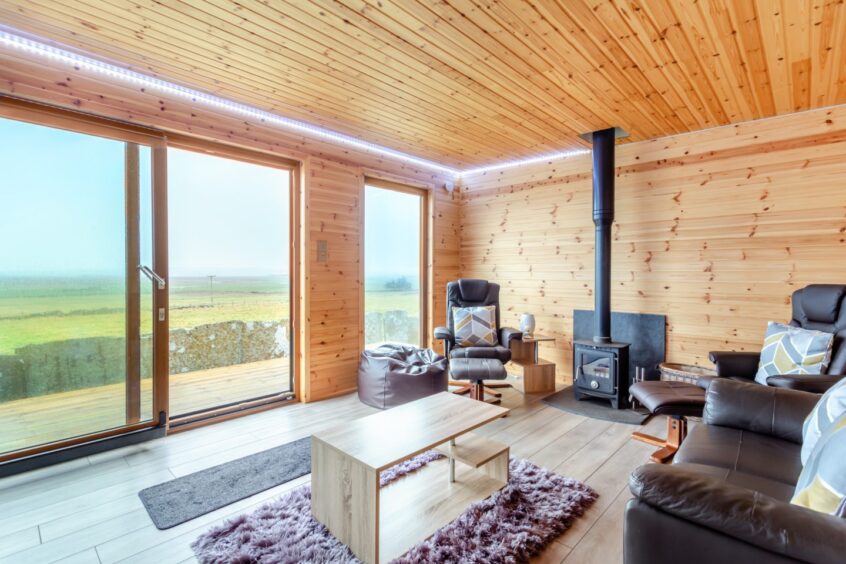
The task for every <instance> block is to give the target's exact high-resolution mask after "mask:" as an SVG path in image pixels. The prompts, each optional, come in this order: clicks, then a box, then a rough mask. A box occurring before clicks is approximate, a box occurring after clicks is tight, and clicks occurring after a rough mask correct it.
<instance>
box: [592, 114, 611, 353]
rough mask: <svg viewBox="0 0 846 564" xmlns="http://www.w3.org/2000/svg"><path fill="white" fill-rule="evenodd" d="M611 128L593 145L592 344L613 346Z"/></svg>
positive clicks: (595, 138) (596, 137) (597, 136)
mask: <svg viewBox="0 0 846 564" xmlns="http://www.w3.org/2000/svg"><path fill="white" fill-rule="evenodd" d="M616 137H617V135H616V130H615V129H614V128H613V127H612V128H609V129H602V130H599V131H594V132H593V133H592V134H591V140H592V142H593V223H594V225H595V231H596V245H595V250H594V260H595V262H596V265H595V274H594V280H595V284H594V316H593V324H594V330H593V340H594V342H596V343H609V342H611V225H612V224H613V223H614V141H615V139H616Z"/></svg>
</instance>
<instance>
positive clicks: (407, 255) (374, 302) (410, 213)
mask: <svg viewBox="0 0 846 564" xmlns="http://www.w3.org/2000/svg"><path fill="white" fill-rule="evenodd" d="M425 198H426V195H425V192H423V191H422V190H415V189H412V188H402V187H394V186H386V185H374V184H373V183H368V184H367V185H366V186H365V188H364V335H365V343H366V345H367V347H368V348H372V347H375V346H378V345H380V344H383V343H389V342H390V343H404V344H414V345H421V344H422V343H423V342H424V341H425V338H424V336H423V334H422V331H423V329H422V328H423V327H424V322H425V307H424V304H425V302H424V297H425V291H424V287H425V284H424V280H425V278H424V274H425V271H426V268H425V251H424V249H425V247H424V241H425V239H426V238H425V229H426V222H425V217H426V216H425V208H426V206H425Z"/></svg>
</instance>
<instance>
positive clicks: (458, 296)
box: [435, 278, 523, 397]
mask: <svg viewBox="0 0 846 564" xmlns="http://www.w3.org/2000/svg"><path fill="white" fill-rule="evenodd" d="M476 306H495V307H496V333H497V339H498V341H499V342H498V344H497V345H496V346H493V347H459V346H458V345H457V344H456V342H455V333H454V329H455V323H454V321H453V318H452V308H454V307H476ZM446 314H447V315H446V319H447V326H446V327H437V328H436V329H435V339H438V340H440V341H443V343H444V355H446V357H447V358H448V359H450V360H452V359H457V358H460V359H494V360H498V361H500V362H501V363H503V364H505V363H506V362H508V361H509V360H511V341H512V340H514V339H520V338H521V337H522V336H523V334H522V333H521V332H520V331H518V330H517V329H513V328H511V327H502V326H501V325H500V305H499V284H496V283H494V282H488V281H487V280H478V279H473V278H462V279H461V280H456V281H453V282H449V283H448V284H447V311H446ZM454 385H459V386H461V389H459V390H458V391H457V392H456V393H461V394H464V393H470V391H471V386H470V385H467V384H466V383H465V382H457V383H454ZM487 386H488V387H491V388H493V387H507V386H508V385H507V384H499V385H493V384H489V385H487ZM489 393H491V394H492V395H494V396H495V397H499V396H500V395H501V394H497V393H496V392H490V391H489Z"/></svg>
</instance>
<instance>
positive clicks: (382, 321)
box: [364, 310, 420, 344]
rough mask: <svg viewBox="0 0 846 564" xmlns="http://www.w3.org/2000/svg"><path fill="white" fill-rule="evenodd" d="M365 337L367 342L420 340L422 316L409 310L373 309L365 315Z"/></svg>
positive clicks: (411, 341)
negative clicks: (381, 310)
mask: <svg viewBox="0 0 846 564" xmlns="http://www.w3.org/2000/svg"><path fill="white" fill-rule="evenodd" d="M364 338H365V342H366V343H367V344H373V343H384V342H395V343H397V342H399V343H419V342H420V318H419V317H418V316H412V315H409V314H408V312H407V311H403V310H394V311H385V312H379V311H373V312H370V313H368V314H367V315H365V316H364Z"/></svg>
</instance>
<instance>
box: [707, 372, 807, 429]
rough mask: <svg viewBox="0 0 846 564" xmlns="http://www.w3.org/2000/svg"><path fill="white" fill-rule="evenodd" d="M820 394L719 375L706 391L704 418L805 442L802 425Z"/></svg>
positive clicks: (709, 423)
mask: <svg viewBox="0 0 846 564" xmlns="http://www.w3.org/2000/svg"><path fill="white" fill-rule="evenodd" d="M819 399H820V398H819V396H818V395H817V394H812V393H808V392H800V391H797V390H785V389H781V388H773V387H770V386H762V385H760V384H756V383H753V382H749V383H747V382H738V381H736V380H726V379H723V378H717V379H715V380H714V381H713V382H711V385H710V386H709V387H708V392H707V393H706V394H705V410H704V412H703V414H702V420H703V421H704V422H705V423H706V424H708V425H719V426H721V427H732V428H734V429H741V430H744V431H751V432H753V433H759V434H762V435H769V436H771V437H776V438H779V439H784V440H786V441H791V442H794V443H797V444H802V424H803V423H804V422H805V418H806V417H807V416H808V414H809V413H810V412H811V410H812V409H813V408H814V406H815V405H816V404H817V401H818V400H819Z"/></svg>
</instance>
